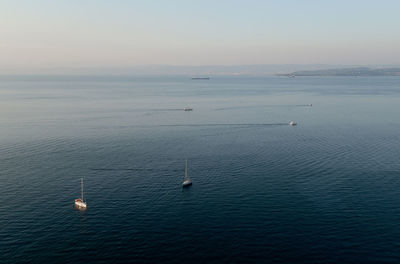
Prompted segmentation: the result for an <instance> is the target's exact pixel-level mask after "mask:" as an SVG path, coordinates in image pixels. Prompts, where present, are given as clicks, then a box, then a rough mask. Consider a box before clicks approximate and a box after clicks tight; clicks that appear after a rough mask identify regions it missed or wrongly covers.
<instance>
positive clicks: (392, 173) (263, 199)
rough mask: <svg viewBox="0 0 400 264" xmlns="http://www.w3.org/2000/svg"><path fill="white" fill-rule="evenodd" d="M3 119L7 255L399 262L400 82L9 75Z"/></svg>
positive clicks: (0, 249) (1, 201)
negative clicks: (79, 202)
mask: <svg viewBox="0 0 400 264" xmlns="http://www.w3.org/2000/svg"><path fill="white" fill-rule="evenodd" d="M308 104H312V107H311V106H308ZM185 106H190V107H192V108H193V109H194V110H193V111H191V112H185V111H183V108H184V107H185ZM291 120H293V121H295V122H297V123H298V125H297V126H293V127H292V126H289V125H288V122H289V121H291ZM0 129H1V130H0V262H1V263H143V262H144V263H161V262H163V263H218V262H225V263H399V262H400V77H296V78H286V77H265V78H250V77H212V78H211V79H210V80H208V81H207V80H191V79H190V78H188V77H118V76H115V77H21V78H15V77H4V76H3V77H0ZM185 159H188V161H189V175H190V177H191V179H192V181H193V186H192V187H190V188H188V189H182V187H181V184H182V180H183V175H184V167H185ZM81 177H84V178H85V195H86V199H87V204H88V208H87V210H86V211H79V210H77V209H75V207H74V199H75V198H78V197H79V196H80V178H81Z"/></svg>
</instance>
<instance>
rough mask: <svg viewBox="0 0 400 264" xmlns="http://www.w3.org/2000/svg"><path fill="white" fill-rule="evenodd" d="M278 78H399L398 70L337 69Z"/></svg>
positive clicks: (301, 72) (298, 73)
mask: <svg viewBox="0 0 400 264" xmlns="http://www.w3.org/2000/svg"><path fill="white" fill-rule="evenodd" d="M278 76H288V77H295V76H400V68H378V69H371V68H368V67H357V68H339V69H327V70H315V71H296V72H292V73H287V74H278Z"/></svg>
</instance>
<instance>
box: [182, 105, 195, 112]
mask: <svg viewBox="0 0 400 264" xmlns="http://www.w3.org/2000/svg"><path fill="white" fill-rule="evenodd" d="M183 111H193V108H190V107H187V106H186V107H185V108H183Z"/></svg>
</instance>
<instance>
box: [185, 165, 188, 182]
mask: <svg viewBox="0 0 400 264" xmlns="http://www.w3.org/2000/svg"><path fill="white" fill-rule="evenodd" d="M187 177H188V166H187V160H186V166H185V179H187Z"/></svg>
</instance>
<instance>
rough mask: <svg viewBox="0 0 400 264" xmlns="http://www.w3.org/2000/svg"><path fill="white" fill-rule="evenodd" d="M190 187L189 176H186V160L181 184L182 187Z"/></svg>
mask: <svg viewBox="0 0 400 264" xmlns="http://www.w3.org/2000/svg"><path fill="white" fill-rule="evenodd" d="M190 185H192V181H191V180H190V179H189V175H188V162H187V160H186V166H185V177H184V178H183V183H182V187H188V186H190Z"/></svg>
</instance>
